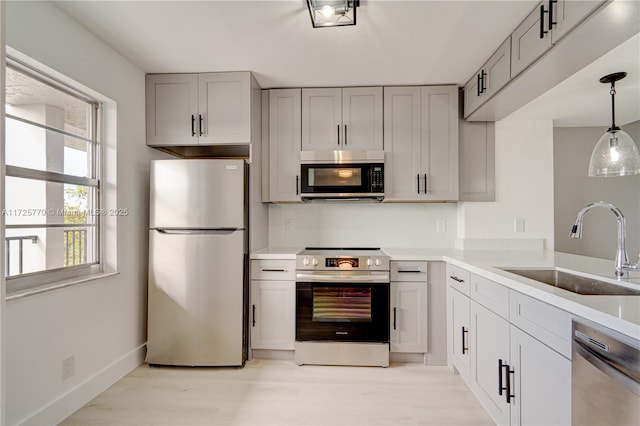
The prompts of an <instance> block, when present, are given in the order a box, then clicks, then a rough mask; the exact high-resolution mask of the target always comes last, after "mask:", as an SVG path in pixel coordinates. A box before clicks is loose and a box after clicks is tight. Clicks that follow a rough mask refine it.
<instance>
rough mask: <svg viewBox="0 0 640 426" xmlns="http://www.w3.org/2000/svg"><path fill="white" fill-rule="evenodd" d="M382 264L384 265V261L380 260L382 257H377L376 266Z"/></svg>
mask: <svg viewBox="0 0 640 426" xmlns="http://www.w3.org/2000/svg"><path fill="white" fill-rule="evenodd" d="M380 265H382V262H380V259H378V258H377V257H376V266H380Z"/></svg>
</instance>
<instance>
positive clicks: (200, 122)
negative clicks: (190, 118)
mask: <svg viewBox="0 0 640 426" xmlns="http://www.w3.org/2000/svg"><path fill="white" fill-rule="evenodd" d="M198 120H199V127H200V136H202V135H203V134H204V133H203V132H202V114H198Z"/></svg>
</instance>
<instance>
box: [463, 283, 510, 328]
mask: <svg viewBox="0 0 640 426" xmlns="http://www.w3.org/2000/svg"><path fill="white" fill-rule="evenodd" d="M471 298H472V299H473V300H475V301H476V302H478V303H479V304H481V305H482V306H484V307H485V308H488V309H490V310H492V311H493V312H495V313H496V314H498V315H500V316H501V317H502V318H504V319H507V320H508V319H509V289H508V288H507V287H505V286H502V285H500V284H498V283H496V282H493V281H491V280H488V279H486V278H484V277H480V276H478V275H475V274H471Z"/></svg>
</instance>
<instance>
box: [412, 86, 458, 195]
mask: <svg viewBox="0 0 640 426" xmlns="http://www.w3.org/2000/svg"><path fill="white" fill-rule="evenodd" d="M420 92H421V107H420V110H421V143H420V158H421V164H422V167H421V169H422V170H421V172H420V176H419V178H421V179H422V185H423V187H422V191H421V195H420V198H421V199H424V200H435V201H449V200H452V201H455V200H457V199H458V88H457V87H456V86H427V87H422V88H421V89H420Z"/></svg>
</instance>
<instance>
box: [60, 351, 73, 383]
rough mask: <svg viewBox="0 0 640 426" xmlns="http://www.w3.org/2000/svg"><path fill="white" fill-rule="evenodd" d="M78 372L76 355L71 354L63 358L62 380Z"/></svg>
mask: <svg viewBox="0 0 640 426" xmlns="http://www.w3.org/2000/svg"><path fill="white" fill-rule="evenodd" d="M75 372H76V366H75V357H74V356H73V355H71V356H70V357H68V358H65V359H63V360H62V380H67V379H68V378H70V377H71V376H73V375H74V373H75Z"/></svg>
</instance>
